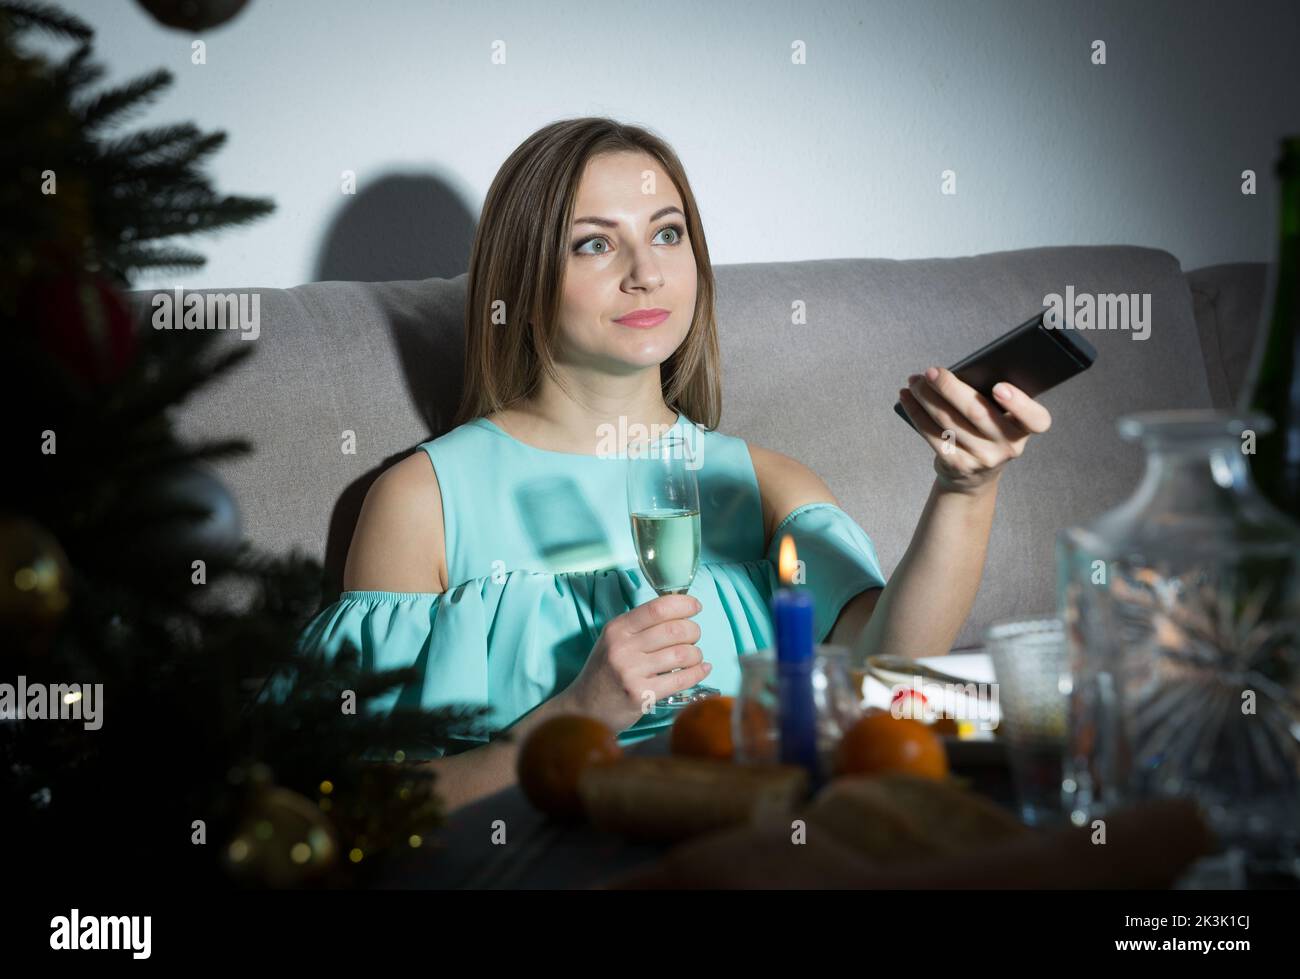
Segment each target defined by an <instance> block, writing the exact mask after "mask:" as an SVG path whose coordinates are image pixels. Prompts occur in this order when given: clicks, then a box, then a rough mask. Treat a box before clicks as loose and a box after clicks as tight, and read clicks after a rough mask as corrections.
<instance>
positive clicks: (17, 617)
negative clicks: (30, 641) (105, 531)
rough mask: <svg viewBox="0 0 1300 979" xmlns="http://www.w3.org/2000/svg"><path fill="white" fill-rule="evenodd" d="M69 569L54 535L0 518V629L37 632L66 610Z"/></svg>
mask: <svg viewBox="0 0 1300 979" xmlns="http://www.w3.org/2000/svg"><path fill="white" fill-rule="evenodd" d="M70 579H71V570H70V568H69V565H68V558H67V555H65V554H64V553H63V548H62V547H60V546H59V542H58V541H57V540H55V538H54V535H53V534H51V533H50V532H49V531H47V530H45V528H43V527H41V526H40V525H39V524H37V523H35V522H34V521H31V520H27V519H25V518H22V517H13V516H7V517H3V518H0V626H3V627H4V629H5V630H6V631H9V630H18V629H31V630H37V629H40V628H42V627H45V626H49V625H51V624H53V623H55V622H57V621H58V620H59V618H60V617H61V616H62V615H63V612H64V610H65V609H66V608H67V607H68V601H69V599H68V587H69V582H70Z"/></svg>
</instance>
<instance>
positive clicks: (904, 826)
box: [802, 773, 1032, 863]
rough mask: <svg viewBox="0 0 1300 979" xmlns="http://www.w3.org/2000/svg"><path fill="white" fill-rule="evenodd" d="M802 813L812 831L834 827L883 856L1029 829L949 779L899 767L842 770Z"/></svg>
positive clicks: (940, 849)
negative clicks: (853, 772)
mask: <svg viewBox="0 0 1300 979" xmlns="http://www.w3.org/2000/svg"><path fill="white" fill-rule="evenodd" d="M802 815H803V817H804V818H805V819H806V820H807V822H808V824H809V832H810V833H812V832H817V831H819V830H820V831H822V832H826V833H829V834H831V835H832V836H833V837H835V839H836V840H838V841H839V842H841V843H843V844H845V845H847V846H849V847H851V848H852V849H854V850H856V851H857V852H859V853H861V854H863V855H864V856H867V857H870V858H871V859H873V860H875V861H877V862H879V863H891V862H894V861H899V860H907V859H913V858H916V857H925V856H934V855H945V854H956V853H963V852H970V851H971V850H973V849H979V848H981V847H985V846H988V845H990V844H995V843H1000V842H1002V841H1004V840H1008V839H1013V838H1016V837H1020V836H1023V835H1025V834H1027V833H1030V832H1032V831H1031V830H1030V829H1029V827H1027V826H1025V825H1024V824H1023V823H1022V822H1020V821H1019V820H1018V819H1016V817H1015V816H1013V815H1012V814H1011V813H1010V812H1008V811H1006V810H1005V809H1003V808H1002V807H1001V806H998V805H997V804H996V803H994V802H992V801H990V800H989V799H986V798H984V797H983V796H981V795H977V794H975V793H974V792H971V791H969V790H967V789H964V788H962V787H961V786H960V785H959V784H957V783H956V782H954V781H953V780H951V779H942V780H941V779H931V778H921V777H918V776H915V775H903V774H898V773H891V774H882V775H848V776H843V777H841V778H837V779H835V780H834V781H833V782H831V783H830V784H829V785H827V786H826V787H825V788H824V789H823V790H822V791H821V792H820V793H819V794H818V796H817V798H816V799H814V800H813V801H812V803H811V804H810V805H809V806H807V807H806V810H805V811H804V812H803V813H802Z"/></svg>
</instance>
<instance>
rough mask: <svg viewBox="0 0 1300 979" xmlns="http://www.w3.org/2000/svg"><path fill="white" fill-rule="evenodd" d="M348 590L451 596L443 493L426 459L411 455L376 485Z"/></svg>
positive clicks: (365, 506)
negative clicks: (447, 593) (448, 578)
mask: <svg viewBox="0 0 1300 979" xmlns="http://www.w3.org/2000/svg"><path fill="white" fill-rule="evenodd" d="M343 588H344V590H345V591H398V592H434V593H441V592H444V591H446V590H447V556H446V548H445V539H444V530H443V516H442V493H441V491H440V490H439V487H438V476H437V474H436V473H435V472H434V469H433V463H432V462H431V461H430V460H429V456H428V454H427V453H425V452H423V451H419V450H417V451H416V452H413V453H411V454H410V455H408V456H406V457H405V458H404V459H401V460H400V461H398V462H396V463H394V464H393V465H391V466H389V467H388V468H387V469H385V470H384V471H383V472H382V473H380V474H379V477H378V478H377V479H376V480H375V481H374V483H372V484H371V486H370V489H369V491H368V492H367V493H366V498H365V502H363V503H362V504H361V514H360V516H359V517H358V518H357V526H356V529H355V530H354V531H353V533H352V544H351V546H350V547H349V548H348V560H347V566H346V568H345V569H344V572H343Z"/></svg>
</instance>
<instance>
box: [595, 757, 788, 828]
mask: <svg viewBox="0 0 1300 979" xmlns="http://www.w3.org/2000/svg"><path fill="white" fill-rule="evenodd" d="M807 791H808V773H807V772H806V771H804V770H803V769H802V768H799V767H797V766H794V765H775V764H773V765H736V764H733V763H731V762H727V761H715V760H712V759H707V758H686V757H674V756H651V757H637V756H628V757H625V758H621V759H619V760H618V761H615V762H610V763H608V764H603V765H593V766H591V767H589V768H587V769H585V770H584V771H583V773H582V775H581V777H580V778H579V781H578V793H579V795H580V796H581V797H582V803H583V808H584V809H585V811H586V813H587V817H588V819H589V820H590V821H591V823H592V825H593V826H595V827H596V828H597V829H601V830H606V831H608V832H614V833H620V834H622V835H624V836H626V837H629V838H633V839H643V840H682V839H686V838H688V837H691V836H695V835H697V834H700V833H707V832H710V831H712V830H716V829H721V828H724V827H727V826H734V825H738V824H743V823H749V822H753V821H757V820H766V819H771V818H773V817H788V816H789V814H790V813H791V812H792V811H793V809H794V807H795V806H796V805H797V804H798V803H799V802H800V801H801V800H802V799H803V798H804V796H805V795H806V793H807Z"/></svg>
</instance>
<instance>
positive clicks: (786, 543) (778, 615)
mask: <svg viewBox="0 0 1300 979" xmlns="http://www.w3.org/2000/svg"><path fill="white" fill-rule="evenodd" d="M795 560H796V556H795V549H794V541H793V540H792V539H791V538H790V536H789V535H786V536H785V538H784V539H783V540H782V541H781V554H780V565H781V566H780V569H779V575H780V578H781V581H782V582H783V586H782V587H781V588H780V589H778V590H777V593H776V594H775V595H774V596H773V598H772V621H773V623H774V625H775V628H776V673H777V715H778V721H779V729H780V734H781V761H782V762H785V763H787V764H791V765H802V766H803V767H804V768H806V769H807V770H808V772H809V773H810V774H811V775H812V776H813V779H814V780H816V779H817V777H818V772H817V709H816V704H815V702H814V700H813V688H812V668H813V600H812V596H811V595H810V594H808V592H806V591H804V590H803V589H802V588H797V587H795V586H793V585H792V584H790V582H791V581H792V580H793V578H794V566H795Z"/></svg>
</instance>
